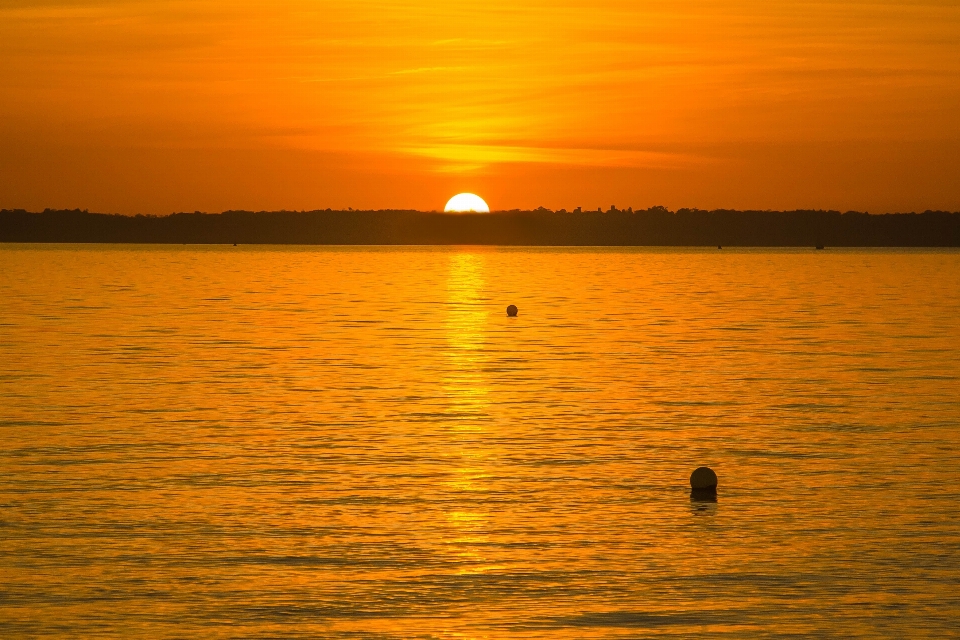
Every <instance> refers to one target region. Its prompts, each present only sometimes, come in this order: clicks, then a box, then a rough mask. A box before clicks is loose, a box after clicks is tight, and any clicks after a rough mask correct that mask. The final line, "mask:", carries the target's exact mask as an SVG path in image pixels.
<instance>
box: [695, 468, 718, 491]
mask: <svg viewBox="0 0 960 640" xmlns="http://www.w3.org/2000/svg"><path fill="white" fill-rule="evenodd" d="M690 488H691V489H693V490H694V491H711V490H713V491H716V490H717V474H716V473H714V472H713V469H711V468H710V467H699V468H697V469H696V470H694V472H693V473H691V474H690Z"/></svg>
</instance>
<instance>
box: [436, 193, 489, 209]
mask: <svg viewBox="0 0 960 640" xmlns="http://www.w3.org/2000/svg"><path fill="white" fill-rule="evenodd" d="M443 212H444V213H468V212H475V213H490V207H488V206H487V203H486V202H484V201H483V198H481V197H480V196H476V195H474V194H472V193H458V194H457V195H455V196H453V197H452V198H450V199H449V200H447V206H445V207H444V208H443Z"/></svg>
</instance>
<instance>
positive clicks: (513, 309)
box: [507, 304, 517, 318]
mask: <svg viewBox="0 0 960 640" xmlns="http://www.w3.org/2000/svg"><path fill="white" fill-rule="evenodd" d="M507 315H508V316H510V317H511V318H516V317H517V305H515V304H512V305H510V306H509V307H507Z"/></svg>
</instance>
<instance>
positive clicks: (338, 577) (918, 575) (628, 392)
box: [0, 245, 960, 638]
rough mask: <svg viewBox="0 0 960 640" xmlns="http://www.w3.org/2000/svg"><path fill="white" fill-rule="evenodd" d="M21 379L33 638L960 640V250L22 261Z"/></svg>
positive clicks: (97, 252)
mask: <svg viewBox="0 0 960 640" xmlns="http://www.w3.org/2000/svg"><path fill="white" fill-rule="evenodd" d="M510 303H515V304H516V305H517V306H518V307H519V308H520V316H519V317H517V318H507V317H506V314H505V312H504V309H505V307H506V306H507V305H508V304H510ZM0 361H2V370H0V635H3V636H6V637H18V636H31V635H37V636H39V635H66V636H76V637H93V636H110V635H118V636H119V635H123V636H150V637H164V636H176V637H184V636H222V637H231V636H258V637H271V636H273V637H293V636H311V637H334V638H336V637H351V638H361V637H362V638H378V637H380V638H410V637H422V638H502V637H530V638H593V637H614V636H625V637H651V636H677V637H704V636H708V637H712V636H728V637H731V638H744V637H787V636H803V635H816V636H820V637H944V636H953V637H956V636H957V629H960V590H958V584H960V515H958V511H960V431H958V428H960V253H958V252H956V251H942V252H934V251H930V252H916V251H840V250H827V251H819V252H815V251H812V250H805V249H804V250H779V251H778V250H773V251H771V250H749V251H746V250H743V251H737V250H728V249H724V250H723V251H717V250H711V251H705V250H649V249H638V250H633V249H612V250H596V249H494V248H489V249H484V248H435V249H428V248H390V249H387V248H315V247H309V248H308V247H290V248H278V247H272V248H271V247H237V248H234V247H134V246H107V245H102V246H97V245H91V246H42V245H41V246H26V245H4V246H0ZM701 464H709V465H710V466H712V467H713V468H714V469H716V470H717V472H718V474H719V475H720V491H719V497H718V499H717V501H716V502H715V503H712V502H696V501H692V500H691V497H690V494H689V489H688V485H687V478H688V476H689V474H690V472H691V471H692V470H693V469H694V468H695V467H697V466H699V465H701Z"/></svg>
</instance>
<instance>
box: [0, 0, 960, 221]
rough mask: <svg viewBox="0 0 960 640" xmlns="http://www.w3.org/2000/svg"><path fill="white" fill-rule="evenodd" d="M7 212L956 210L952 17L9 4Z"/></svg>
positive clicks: (570, 4) (0, 133) (957, 26)
mask: <svg viewBox="0 0 960 640" xmlns="http://www.w3.org/2000/svg"><path fill="white" fill-rule="evenodd" d="M0 89H2V91H0V149H2V153H0V207H8V208H10V207H23V208H28V209H34V210H35V209H42V208H44V207H69V208H73V207H80V208H89V209H90V210H97V211H119V212H124V213H134V212H145V213H166V212H170V211H174V210H188V211H193V210H195V209H199V210H204V211H220V210H224V209H229V208H245V209H280V208H286V209H314V208H326V207H333V208H337V207H344V208H345V207H347V206H352V207H355V208H387V207H397V208H401V207H402V208H407V207H410V208H419V209H440V208H442V207H443V205H444V203H445V202H446V200H447V198H449V197H450V196H451V195H453V194H454V193H457V192H459V191H474V192H476V193H478V194H480V195H481V196H483V197H484V198H485V199H486V200H487V201H488V203H489V204H490V206H491V208H494V209H509V208H515V207H520V208H533V207H537V206H540V205H543V206H547V207H550V208H560V207H566V208H568V209H570V208H573V207H576V206H582V207H584V208H588V207H589V208H595V207H597V206H603V207H604V208H606V207H608V206H609V205H611V204H616V205H617V206H620V207H627V206H633V207H635V208H636V207H647V206H651V205H657V204H662V205H666V206H668V207H671V208H677V207H682V206H690V207H701V208H714V207H736V208H747V207H751V208H796V207H804V208H808V207H812V208H839V209H851V208H853V209H860V210H869V211H872V212H882V211H895V210H923V209H927V208H943V209H951V210H958V209H960V5H958V3H957V2H956V1H955V0H951V1H949V2H947V1H942V0H937V1H925V0H920V1H915V2H889V1H886V0H875V1H874V2H849V1H832V0H826V1H821V2H798V1H793V0H786V1H776V2H771V1H770V0H728V1H720V0H715V1H711V0H697V1H687V0H679V1H676V0H672V1H663V2H643V1H638V0H634V1H626V0H540V1H538V2H518V1H517V0H509V1H508V0H466V1H462V0H461V1H454V0H443V1H440V0H430V1H427V0H405V1H404V0H335V1H330V0H312V1H307V0H289V1H282V0H281V1H275V2H270V3H266V2H248V1H246V0H237V1H234V2H223V1H222V0H217V1H213V0H190V1H167V0H141V1H131V0H102V1H99V2H95V1H92V0H62V1H60V2H53V1H49V0H30V1H29V2H28V1H26V0H4V2H2V3H0Z"/></svg>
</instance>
